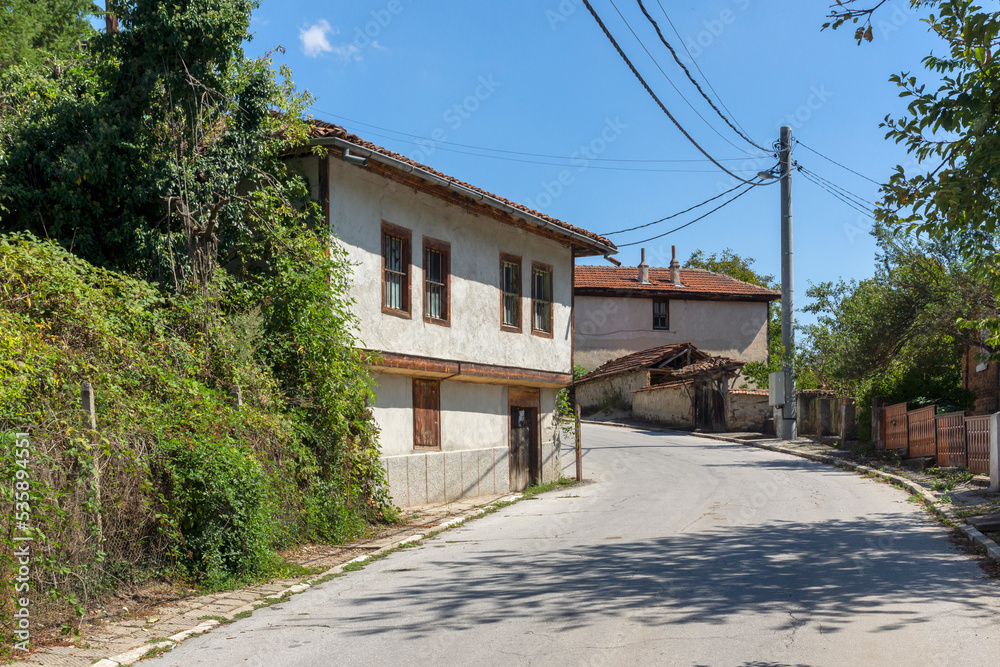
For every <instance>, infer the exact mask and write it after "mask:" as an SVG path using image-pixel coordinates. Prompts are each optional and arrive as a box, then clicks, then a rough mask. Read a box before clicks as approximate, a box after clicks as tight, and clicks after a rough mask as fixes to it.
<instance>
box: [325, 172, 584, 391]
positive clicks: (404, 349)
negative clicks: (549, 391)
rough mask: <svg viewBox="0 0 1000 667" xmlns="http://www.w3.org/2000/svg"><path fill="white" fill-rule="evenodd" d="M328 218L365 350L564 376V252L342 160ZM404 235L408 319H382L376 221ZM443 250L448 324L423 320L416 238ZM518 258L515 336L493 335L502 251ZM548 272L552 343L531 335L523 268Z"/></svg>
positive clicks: (567, 363) (567, 291)
mask: <svg viewBox="0 0 1000 667" xmlns="http://www.w3.org/2000/svg"><path fill="white" fill-rule="evenodd" d="M330 218H331V221H332V223H333V226H334V232H335V233H336V235H337V236H338V237H339V239H340V242H341V243H343V245H344V246H345V248H346V249H347V252H348V255H349V258H350V260H351V262H352V263H353V264H355V267H354V283H353V287H352V289H351V296H352V297H353V299H354V301H355V307H354V312H355V314H356V315H357V316H358V319H359V321H360V328H359V331H358V332H357V333H358V337H359V339H360V341H361V344H362V345H363V346H364V347H367V348H370V349H377V350H382V351H387V352H397V353H403V354H412V355H419V356H425V357H434V358H441V359H455V360H459V361H469V362H475V363H483V364H495V365H502V366H514V367H520V368H528V369H535V370H544V371H554V372H561V373H568V372H570V371H571V370H572V368H571V355H572V347H571V346H572V341H571V339H570V336H571V332H570V315H571V303H572V262H573V258H572V253H571V250H570V248H569V247H568V246H565V245H563V244H561V243H559V242H556V241H552V240H549V239H545V238H543V237H540V236H538V235H536V234H532V233H529V232H527V231H525V230H523V229H520V228H518V227H515V226H513V225H508V224H504V223H501V222H499V221H497V220H495V219H493V218H489V217H485V216H480V215H476V214H473V213H470V212H469V211H466V210H465V209H463V208H461V207H459V206H456V205H453V204H449V203H446V202H443V201H441V200H439V199H437V198H435V197H432V196H431V195H428V194H426V193H422V192H418V191H416V190H414V189H413V188H409V187H406V186H404V185H401V184H399V183H396V182H393V181H389V180H387V179H385V178H382V177H381V176H378V175H376V174H372V173H370V172H366V171H365V170H363V169H359V168H357V167H353V166H351V165H348V164H346V163H344V162H342V161H340V160H331V161H330ZM383 220H385V221H386V222H389V223H392V224H394V225H398V226H400V227H405V228H407V229H410V230H411V231H412V233H413V239H412V244H413V245H412V262H413V268H412V274H411V294H410V297H411V298H410V303H411V304H412V308H411V311H412V318H411V319H405V318H400V317H397V316H395V315H390V314H385V313H383V312H382V287H381V280H382V276H381V223H382V221H383ZM424 236H428V237H431V238H435V239H440V240H443V241H448V242H449V243H451V274H452V275H451V326H450V327H443V326H439V325H436V324H427V323H425V322H424V321H423V316H422V308H423V271H422V269H421V266H422V263H423V257H422V254H423V237H424ZM501 252H505V253H509V254H512V255H520V256H521V258H522V265H521V268H522V270H521V275H522V290H521V294H522V297H523V298H522V304H521V312H522V331H521V333H508V332H503V331H501V330H500V288H499V282H500V253H501ZM532 261H538V262H542V263H545V264H549V265H551V266H552V268H553V300H554V303H553V338H551V339H549V338H542V337H539V336H534V335H532V334H531V331H530V323H531V320H530V314H531V282H530V275H531V263H532Z"/></svg>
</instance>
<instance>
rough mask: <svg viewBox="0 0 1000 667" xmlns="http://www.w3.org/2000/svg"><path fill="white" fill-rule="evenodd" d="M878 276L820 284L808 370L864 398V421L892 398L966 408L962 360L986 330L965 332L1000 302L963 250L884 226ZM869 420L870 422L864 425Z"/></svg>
mask: <svg viewBox="0 0 1000 667" xmlns="http://www.w3.org/2000/svg"><path fill="white" fill-rule="evenodd" d="M873 234H874V235H875V237H876V240H877V243H878V245H879V248H880V252H879V255H878V262H877V267H876V272H875V276H874V277H873V278H870V279H867V280H862V281H844V280H841V281H839V282H837V283H832V282H825V283H820V284H818V285H811V286H810V287H809V289H808V290H807V292H806V295H807V296H809V297H811V298H812V299H813V302H812V303H811V304H810V305H808V306H806V307H805V308H804V310H805V312H811V313H815V314H816V315H817V323H816V324H813V325H808V326H806V327H805V328H804V333H805V337H804V338H805V341H804V342H805V344H804V345H803V346H802V349H801V352H802V362H801V363H802V364H803V366H804V367H805V368H807V369H809V370H810V371H811V372H812V373H813V374H815V376H816V377H817V378H818V380H819V381H820V382H821V383H823V384H824V385H825V386H828V387H831V388H834V389H837V390H839V391H841V392H843V393H845V394H849V395H852V396H854V397H856V398H857V399H858V401H859V408H860V410H861V411H862V413H863V414H867V412H868V410H869V409H870V399H871V398H872V397H873V396H882V397H885V398H888V399H891V400H893V401H899V402H902V401H908V402H910V403H913V404H915V405H929V404H932V403H937V404H942V405H949V406H953V407H956V408H962V409H964V408H966V407H968V403H969V398H970V397H969V395H968V393H967V392H965V391H964V390H962V388H961V381H962V355H963V352H964V350H965V347H966V345H967V344H973V343H976V342H978V338H979V333H978V332H976V331H974V330H971V329H969V328H968V327H966V326H963V325H962V322H963V321H964V320H967V319H969V318H975V317H978V315H979V313H981V312H982V311H983V309H984V308H987V307H989V304H991V303H992V302H993V294H992V292H991V291H990V290H989V289H988V287H987V286H986V285H985V284H984V283H983V282H982V281H981V280H978V279H977V278H976V277H975V275H974V274H973V272H972V271H971V270H970V268H969V266H968V264H967V263H966V262H965V260H964V259H963V257H962V255H961V252H960V251H959V250H958V249H957V248H956V247H955V246H953V245H951V244H949V243H947V242H942V241H938V240H929V239H926V238H923V239H921V238H919V237H917V236H915V235H907V234H905V233H904V232H902V231H899V230H890V229H887V228H886V227H885V226H883V225H877V226H876V228H875V230H874V232H873ZM863 422H864V420H863V419H862V423H863Z"/></svg>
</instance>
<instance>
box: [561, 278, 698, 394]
mask: <svg viewBox="0 0 1000 667" xmlns="http://www.w3.org/2000/svg"><path fill="white" fill-rule="evenodd" d="M577 268H579V267H577ZM686 348H691V350H692V353H693V355H694V356H695V357H696V358H697V359H698V360H699V361H700V360H702V359H705V358H706V357H707V356H708V355H706V354H705V353H704V352H702V351H701V350H699V349H698V348H696V347H695V346H694V345H692V344H691V343H674V344H673V345H661V346H660V347H653V348H650V349H648V350H642V351H641V352H633V353H632V354H626V355H625V356H624V357H618V358H617V359H612V360H611V361H609V362H607V363H606V364H604V365H602V366H599V367H598V368H595V369H594V370H592V371H590V372H589V373H587V374H586V375H584V376H583V377H582V378H580V379H579V380H577V381H576V384H580V383H581V382H590V381H591V380H596V379H598V378H602V377H607V376H609V375H618V374H619V373H630V372H632V371H637V370H641V369H643V368H649V367H650V366H655V365H656V364H658V363H660V362H661V361H663V360H665V359H668V358H669V357H672V356H674V355H675V354H677V353H679V352H682V351H683V350H684V349H686Z"/></svg>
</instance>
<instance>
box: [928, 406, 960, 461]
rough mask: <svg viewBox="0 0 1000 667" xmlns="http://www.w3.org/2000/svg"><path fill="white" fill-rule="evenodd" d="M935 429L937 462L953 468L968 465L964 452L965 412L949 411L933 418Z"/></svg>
mask: <svg viewBox="0 0 1000 667" xmlns="http://www.w3.org/2000/svg"><path fill="white" fill-rule="evenodd" d="M934 426H935V430H936V431H937V462H938V465H939V466H945V467H948V468H953V467H957V466H965V465H968V462H967V456H966V452H965V413H964V412H951V413H948V414H946V415H938V416H937V417H936V418H935V420H934Z"/></svg>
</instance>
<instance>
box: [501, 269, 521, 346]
mask: <svg viewBox="0 0 1000 667" xmlns="http://www.w3.org/2000/svg"><path fill="white" fill-rule="evenodd" d="M500 292H501V303H500V316H501V320H500V324H501V327H502V328H504V329H508V330H514V331H520V330H521V258H520V257H515V256H513V255H507V254H501V255H500Z"/></svg>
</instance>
